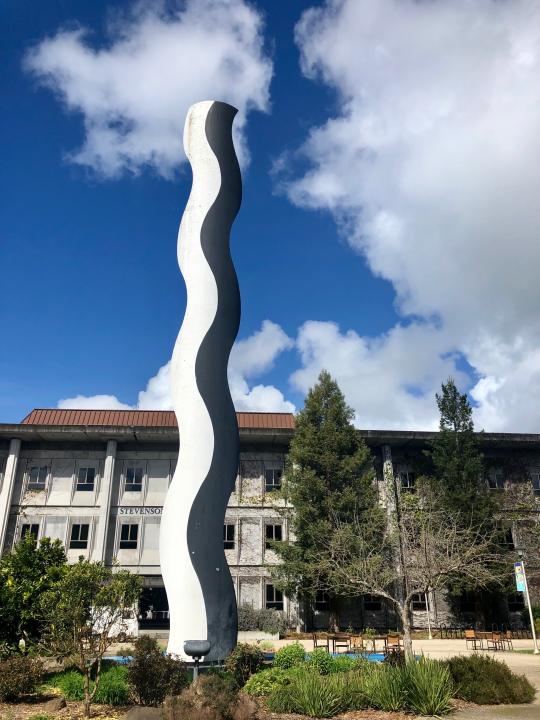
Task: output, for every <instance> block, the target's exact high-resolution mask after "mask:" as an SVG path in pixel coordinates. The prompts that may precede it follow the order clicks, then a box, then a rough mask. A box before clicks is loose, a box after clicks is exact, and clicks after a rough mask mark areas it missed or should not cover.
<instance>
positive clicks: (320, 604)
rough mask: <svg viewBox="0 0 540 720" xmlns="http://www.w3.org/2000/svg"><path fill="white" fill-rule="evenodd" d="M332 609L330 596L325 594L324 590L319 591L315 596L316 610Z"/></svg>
mask: <svg viewBox="0 0 540 720" xmlns="http://www.w3.org/2000/svg"><path fill="white" fill-rule="evenodd" d="M329 608H330V601H329V599H328V595H327V594H326V593H325V592H323V591H322V590H317V594H316V595H315V610H320V611H324V610H329Z"/></svg>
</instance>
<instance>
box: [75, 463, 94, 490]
mask: <svg viewBox="0 0 540 720" xmlns="http://www.w3.org/2000/svg"><path fill="white" fill-rule="evenodd" d="M95 477H96V470H95V468H93V467H80V468H79V475H78V477H77V487H76V489H77V490H82V491H87V492H93V491H94V479H95Z"/></svg>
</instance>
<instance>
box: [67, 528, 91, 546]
mask: <svg viewBox="0 0 540 720" xmlns="http://www.w3.org/2000/svg"><path fill="white" fill-rule="evenodd" d="M89 528H90V525H82V524H79V523H74V524H73V525H72V526H71V538H70V540H69V549H70V550H86V548H87V547H88V530H89Z"/></svg>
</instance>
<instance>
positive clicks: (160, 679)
mask: <svg viewBox="0 0 540 720" xmlns="http://www.w3.org/2000/svg"><path fill="white" fill-rule="evenodd" d="M127 682H128V684H129V686H130V688H131V690H132V692H133V695H134V697H135V699H136V701H137V702H138V703H140V704H141V705H160V704H161V703H162V702H163V700H164V699H165V697H166V696H167V695H178V694H180V693H181V692H182V690H183V689H184V688H185V687H186V685H187V684H188V682H189V675H188V672H187V670H186V666H185V665H184V663H183V662H181V661H180V660H175V659H174V658H172V657H170V656H168V655H164V654H163V652H162V651H161V648H160V647H159V645H158V643H157V640H155V639H154V638H150V637H148V636H145V635H143V636H142V637H140V638H138V640H137V641H136V642H135V647H134V648H133V660H132V662H131V663H130V664H129V665H128V667H127Z"/></svg>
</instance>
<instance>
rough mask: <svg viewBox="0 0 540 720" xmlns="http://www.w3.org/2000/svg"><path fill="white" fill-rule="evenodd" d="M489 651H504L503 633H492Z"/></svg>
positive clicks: (488, 645) (488, 642)
mask: <svg viewBox="0 0 540 720" xmlns="http://www.w3.org/2000/svg"><path fill="white" fill-rule="evenodd" d="M487 647H488V650H504V644H503V639H502V633H501V632H499V631H497V632H492V633H491V637H490V638H488V640H487Z"/></svg>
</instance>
